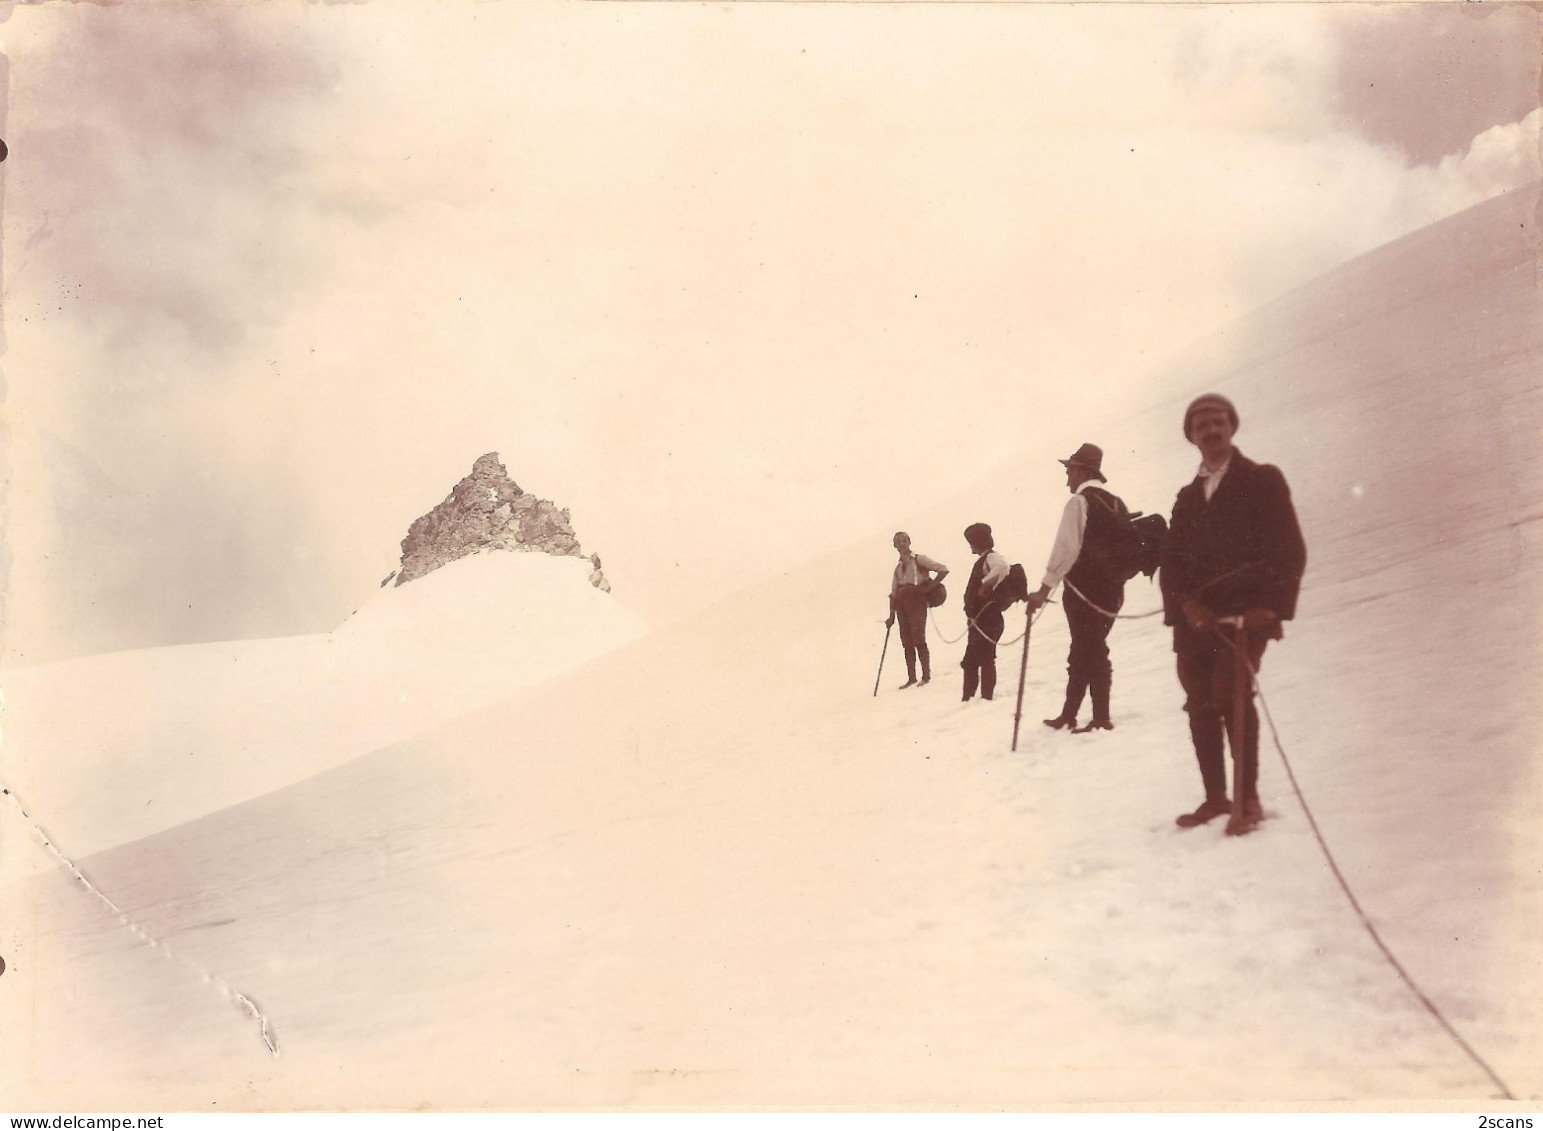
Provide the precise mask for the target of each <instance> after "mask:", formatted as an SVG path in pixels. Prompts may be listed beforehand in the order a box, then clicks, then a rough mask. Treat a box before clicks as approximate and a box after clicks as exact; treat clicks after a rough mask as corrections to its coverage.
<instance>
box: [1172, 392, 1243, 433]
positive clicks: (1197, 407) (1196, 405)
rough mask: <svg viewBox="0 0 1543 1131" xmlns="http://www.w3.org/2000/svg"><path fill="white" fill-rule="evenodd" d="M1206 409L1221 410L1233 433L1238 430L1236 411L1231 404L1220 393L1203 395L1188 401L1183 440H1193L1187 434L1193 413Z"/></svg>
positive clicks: (1185, 411)
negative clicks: (1230, 423) (1230, 424)
mask: <svg viewBox="0 0 1543 1131" xmlns="http://www.w3.org/2000/svg"><path fill="white" fill-rule="evenodd" d="M1208 408H1216V409H1221V411H1223V412H1225V413H1226V414H1227V419H1229V420H1231V421H1232V430H1233V431H1234V432H1236V431H1237V430H1238V410H1237V409H1236V408H1234V407H1233V406H1232V402H1231V401H1229V400H1228V399H1227V398H1226V397H1224V396H1222V395H1221V394H1220V393H1205V394H1202V395H1201V396H1198V397H1196V398H1195V399H1194V400H1192V401H1190V402H1189V407H1188V408H1187V409H1185V410H1184V438H1185V439H1186V440H1193V439H1194V437H1193V436H1191V435H1190V434H1189V422H1190V420H1192V419H1193V418H1194V415H1195V413H1197V412H1202V411H1204V410H1205V409H1208Z"/></svg>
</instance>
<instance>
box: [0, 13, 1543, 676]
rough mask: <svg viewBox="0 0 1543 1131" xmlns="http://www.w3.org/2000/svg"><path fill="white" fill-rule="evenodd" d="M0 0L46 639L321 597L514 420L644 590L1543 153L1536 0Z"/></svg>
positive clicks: (22, 640)
mask: <svg viewBox="0 0 1543 1131" xmlns="http://www.w3.org/2000/svg"><path fill="white" fill-rule="evenodd" d="M0 13H3V17H4V18H3V22H0V48H3V52H4V55H5V57H6V59H7V60H8V64H9V102H8V110H7V116H6V122H5V128H4V137H5V139H6V141H7V142H8V144H9V146H10V157H9V159H8V160H7V161H6V163H5V164H4V165H3V166H0V178H3V191H4V280H5V292H4V307H5V309H4V317H5V334H6V338H7V350H6V354H5V357H4V359H3V367H4V376H5V381H6V389H5V392H6V405H5V413H6V420H5V424H6V431H5V434H4V437H3V439H4V444H5V451H4V457H5V460H6V461H7V470H8V473H9V474H8V478H7V513H6V540H5V546H4V550H5V551H6V553H8V555H9V557H8V566H9V573H8V579H7V592H6V606H5V612H6V616H7V635H6V640H5V647H6V651H7V654H8V655H9V657H10V658H11V661H12V662H20V663H30V662H37V661H39V660H44V659H49V658H57V657H61V656H67V655H72V654H79V653H85V652H91V651H98V650H106V649H116V648H125V647H134V646H142V645H151V644H165V643H176V642H188V641H194V640H207V639H219V638H233V637H242V636H259V635H276V634H287V633H296V632H308V631H321V630H325V629H326V628H329V627H331V626H333V625H335V624H336V623H338V622H339V621H340V620H341V619H342V618H343V617H345V616H346V615H347V614H348V612H349V611H350V610H351V609H353V608H355V607H357V606H358V604H359V603H360V602H361V601H362V600H365V599H367V598H368V597H369V596H370V595H371V593H373V592H374V591H375V588H376V583H377V582H378V581H379V580H380V579H381V578H382V577H384V576H385V574H386V573H387V572H388V571H389V570H390V569H392V568H393V567H394V565H395V560H396V556H397V553H398V545H397V544H398V542H399V540H400V539H401V537H402V535H403V534H404V533H405V532H406V527H407V524H408V522H409V521H410V520H411V519H412V518H414V517H415V516H417V515H418V514H420V513H422V512H423V511H425V510H427V509H428V508H429V507H430V506H432V505H433V504H434V503H436V502H438V501H439V500H440V499H441V498H442V497H443V496H444V495H445V494H446V492H447V491H448V490H449V488H450V487H451V486H452V485H453V483H454V482H455V480H456V479H458V478H459V477H460V476H461V475H464V474H465V473H466V472H467V471H468V470H470V467H471V464H472V461H473V460H474V459H475V458H476V457H477V456H478V455H480V454H482V453H483V452H486V451H493V450H496V451H499V452H501V453H502V454H503V456H504V458H505V462H506V463H507V465H508V466H509V468H510V471H511V472H512V473H513V475H514V477H515V478H516V480H517V481H519V482H520V483H521V485H522V486H525V487H526V488H527V489H529V490H532V491H535V492H536V493H538V494H541V495H544V496H546V497H550V498H555V499H557V500H558V501H559V502H560V503H562V504H563V505H566V506H568V507H570V508H571V509H572V511H573V517H574V522H575V525H576V526H577V528H578V531H579V534H580V537H581V538H582V539H583V540H584V543H585V548H586V550H595V551H598V552H599V553H601V555H602V556H603V557H604V559H605V563H606V571H607V574H608V575H609V576H610V577H611V580H612V582H613V584H614V585H615V587H616V593H617V596H618V597H619V598H620V599H623V600H625V601H626V602H627V603H628V604H630V605H632V606H633V607H634V608H635V609H636V610H637V611H638V612H639V613H641V614H642V615H644V616H645V617H646V618H649V619H651V620H653V621H655V622H660V621H664V620H667V619H669V618H670V617H672V616H675V615H678V614H680V613H681V612H683V611H687V610H689V609H691V608H692V607H695V606H697V605H699V604H701V603H703V602H704V601H706V600H709V599H711V598H713V597H716V596H719V595H722V594H723V593H725V592H727V591H729V590H732V589H733V588H736V587H738V586H739V585H741V584H743V583H745V582H748V581H751V580H754V579H756V578H758V577H762V576H766V575H769V574H772V573H776V572H779V571H780V570H782V569H783V568H785V567H786V566H789V565H792V564H794V563H796V562H799V561H802V560H805V559H807V558H809V557H811V556H813V555H815V554H817V553H820V552H822V551H824V550H826V549H829V548H831V547H833V546H834V545H837V544H840V543H843V542H846V541H848V540H850V539H851V538H854V537H858V536H862V535H867V534H869V533H871V532H875V531H883V530H885V529H886V528H889V527H892V525H893V524H894V523H895V522H897V521H900V520H901V519H903V517H904V516H905V515H906V514H907V513H909V512H911V511H913V510H914V509H916V507H917V505H918V504H921V503H925V502H928V501H930V500H931V499H933V498H936V497H939V496H942V495H944V494H946V493H948V492H950V491H952V490H954V489H956V488H958V487H959V486H961V485H963V484H965V483H968V482H970V481H972V480H973V479H975V478H978V477H979V476H980V475H982V474H983V473H985V472H986V471H988V470H989V469H990V468H991V467H992V466H993V465H995V464H996V463H997V462H998V461H999V460H1001V459H1002V458H1003V457H1005V456H1008V455H1011V454H1014V453H1016V452H1017V451H1019V450H1021V449H1023V448H1024V446H1025V445H1026V444H1028V443H1032V442H1036V441H1038V440H1039V439H1041V438H1043V437H1045V436H1051V435H1053V436H1055V437H1056V442H1060V438H1061V437H1062V436H1063V435H1064V436H1081V435H1082V434H1083V431H1084V429H1086V428H1092V427H1096V422H1097V420H1098V418H1099V414H1100V413H1102V412H1107V411H1111V409H1110V407H1109V406H1111V405H1114V406H1118V405H1121V404H1131V405H1133V406H1134V405H1136V404H1139V403H1140V399H1141V396H1142V380H1143V378H1145V377H1147V376H1149V374H1150V372H1151V370H1152V369H1153V368H1154V366H1155V365H1156V364H1158V363H1159V362H1161V360H1162V359H1163V358H1164V357H1165V356H1168V355H1170V354H1171V353H1173V352H1174V351H1175V350H1177V349H1179V348H1181V347H1182V346H1184V345H1185V344H1186V343H1187V342H1189V341H1191V340H1192V339H1194V338H1196V337H1199V336H1201V335H1203V334H1204V333H1205V332H1207V331H1208V330H1210V329H1213V328H1214V327H1216V326H1218V325H1221V324H1223V323H1225V322H1226V321H1227V320H1229V319H1231V318H1233V317H1235V316H1237V315H1240V314H1242V313H1245V312H1246V311H1248V310H1250V309H1251V308H1253V307H1255V306H1257V305H1258V304H1259V303H1261V302H1262V301H1265V300H1267V299H1269V298H1271V297H1273V296H1275V295H1277V294H1279V293H1281V292H1283V291H1285V290H1288V289H1290V288H1291V287H1293V286H1296V285H1298V284H1300V283H1302V282H1305V281H1307V280H1308V279H1310V278H1311V277H1312V276H1314V275H1316V274H1318V273H1319V272H1322V271H1324V270H1326V269H1328V268H1330V267H1332V266H1333V265H1335V264H1336V263H1339V262H1341V261H1343V260H1345V259H1346V258H1349V257H1351V256H1353V255H1356V254H1358V253H1360V252H1363V251H1366V250H1369V249H1370V248H1372V247H1375V246H1377V245H1378V244H1380V243H1383V242H1386V241H1387V240H1389V239H1391V238H1393V237H1396V236H1398V235H1400V234H1403V233H1405V232H1408V231H1412V230H1414V229H1415V228H1418V227H1421V226H1423V225H1424V224H1427V223H1429V222H1431V221H1433V220H1436V219H1439V218H1440V217H1442V216H1445V215H1448V214H1450V213H1452V212H1455V211H1458V210H1460V209H1462V208H1465V207H1467V206H1469V205H1471V204H1474V203H1477V202H1479V201H1480V200H1483V199H1487V198H1488V197H1491V196H1494V195H1496V194H1498V193H1500V192H1503V191H1506V190H1507V189H1509V188H1513V187H1515V186H1517V185H1519V184H1522V183H1525V182H1527V181H1530V180H1533V179H1536V178H1537V176H1538V124H1539V120H1540V117H1543V112H1540V111H1538V109H1537V108H1538V106H1539V74H1538V63H1537V59H1538V50H1537V48H1538V44H1539V39H1540V36H1539V32H1540V22H1543V21H1540V17H1539V15H1538V14H1537V13H1536V12H1534V11H1532V10H1530V9H1527V8H1524V7H1520V6H1516V7H1508V6H1505V5H1498V4H1462V5H1447V4H1432V5H1414V6H1408V5H1405V6H1398V5H1386V6H1384V5H1365V6H1363V5H1354V4H1344V5H1327V4H1325V5H1319V4H1310V5H1303V4H1283V5H1264V4H1261V5H1242V6H1238V7H1220V6H1198V7H1178V6H1171V5H1157V6H1153V7H1150V8H1143V7H1140V6H1135V7H1132V6H1124V5H1121V6H1115V7H1099V6H1096V5H1058V4H1044V5H1017V4H1003V5H964V6H950V5H934V4H928V5H921V4H917V5H874V6H868V5H834V4H832V5H792V4H787V5H782V4H775V5H696V4H626V3H615V4H594V5H580V4H546V3H520V4H515V3H510V4H496V3H474V2H470V0H466V2H458V0H450V2H448V3H445V4H442V5H435V6H432V7H431V6H421V5H417V4H408V3H405V2H401V3H392V2H389V0H374V2H371V3H367V4H327V5H315V4H300V3H278V2H275V3H272V4H264V5H257V4H251V5H236V4H221V3H217V2H211V3H206V4H199V5H196V6H195V5H185V4H176V5H173V4H156V3H136V4H133V5H124V6H106V5H95V4H68V5H66V4H46V5H38V6H17V7H11V6H10V5H6V6H5V7H4V8H0ZM1068 450H1069V449H1068Z"/></svg>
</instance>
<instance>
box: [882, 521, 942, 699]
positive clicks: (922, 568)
mask: <svg viewBox="0 0 1543 1131" xmlns="http://www.w3.org/2000/svg"><path fill="white" fill-rule="evenodd" d="M894 546H895V551H896V552H897V553H898V554H899V555H900V560H899V561H898V562H896V563H895V573H894V577H893V578H892V579H891V580H890V584H889V619H888V620H886V621H885V622H884V625H885V627H886V628H888V627H890V626H892V625H893V624H894V623H895V621H896V620H897V619H898V620H899V621H900V646H901V647H902V648H904V649H905V674H906V679H905V682H904V683H902V684H901V685H900V690H902V691H904V690H905V689H906V688H907V687H912V686H915V685H916V684H917V683H918V682H920V683H922V684H926V683H930V682H931V681H932V655H931V653H930V652H928V651H927V609H928V608H929V606H931V605H932V604H934V603H935V602H934V601H933V600H932V598H933V596H934V595H935V594H936V593H937V590H938V586H939V585H940V584H942V581H943V579H944V578H945V577H947V576H948V567H947V566H946V565H944V564H943V563H942V562H938V561H934V560H933V559H931V558H929V557H928V556H927V555H926V554H918V553H914V552H913V551H912V550H911V536H910V535H909V534H907V533H906V532H905V531H903V530H902V531H899V532H897V533H896V534H895V539H894ZM934 574H935V575H936V576H930V575H934ZM918 658H919V659H920V660H921V662H922V677H921V680H920V681H918V680H917V678H916V661H917V659H918Z"/></svg>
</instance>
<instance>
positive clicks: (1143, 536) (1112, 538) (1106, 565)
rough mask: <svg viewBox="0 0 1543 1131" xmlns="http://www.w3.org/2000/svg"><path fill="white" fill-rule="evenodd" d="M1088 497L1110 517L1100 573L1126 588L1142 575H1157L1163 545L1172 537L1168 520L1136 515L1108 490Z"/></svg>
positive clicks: (1104, 525) (1102, 540)
mask: <svg viewBox="0 0 1543 1131" xmlns="http://www.w3.org/2000/svg"><path fill="white" fill-rule="evenodd" d="M1087 494H1088V495H1090V496H1092V497H1093V498H1094V499H1096V500H1097V501H1098V503H1099V504H1100V505H1101V506H1103V508H1104V510H1105V513H1106V514H1107V515H1108V520H1107V521H1106V522H1103V523H1101V524H1100V525H1101V526H1102V528H1103V530H1102V534H1101V536H1100V538H1099V540H1098V545H1099V548H1100V552H1099V555H1098V562H1097V565H1098V567H1099V570H1100V572H1102V573H1103V574H1104V576H1105V577H1107V578H1109V579H1110V580H1111V581H1118V582H1119V583H1120V584H1122V585H1123V584H1124V583H1125V582H1127V581H1129V580H1131V578H1133V577H1135V576H1136V575H1137V574H1138V573H1144V574H1146V575H1147V577H1151V576H1152V575H1153V574H1154V573H1156V572H1157V566H1158V563H1159V561H1160V559H1161V558H1162V553H1163V543H1164V542H1165V541H1166V540H1167V538H1168V520H1167V519H1165V518H1163V516H1162V515H1160V514H1142V513H1141V512H1140V511H1136V512H1134V513H1132V512H1131V511H1129V510H1127V509H1126V508H1125V504H1124V503H1123V502H1122V501H1121V500H1120V499H1119V498H1118V497H1116V496H1114V495H1111V494H1109V492H1107V491H1089V492H1087ZM1111 499H1112V500H1113V502H1110V500H1111ZM1090 525H1091V524H1090Z"/></svg>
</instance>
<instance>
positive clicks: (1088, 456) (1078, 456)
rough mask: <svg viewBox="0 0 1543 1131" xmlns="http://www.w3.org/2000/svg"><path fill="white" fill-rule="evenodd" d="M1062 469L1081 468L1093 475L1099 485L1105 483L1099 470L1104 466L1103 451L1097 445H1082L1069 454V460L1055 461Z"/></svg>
mask: <svg viewBox="0 0 1543 1131" xmlns="http://www.w3.org/2000/svg"><path fill="white" fill-rule="evenodd" d="M1056 462H1057V463H1059V464H1061V465H1062V466H1063V467H1081V468H1084V469H1086V470H1088V471H1091V472H1092V473H1093V476H1094V478H1096V479H1097V480H1098V481H1099V482H1100V483H1107V482H1109V480H1107V479H1105V478H1104V473H1103V472H1102V471H1101V470H1100V468H1102V467H1103V465H1104V449H1103V448H1101V447H1099V446H1098V445H1097V444H1083V445H1082V447H1080V448H1078V449H1077V450H1076V451H1075V452H1073V453H1072V454H1071V458H1070V459H1063V460H1057V461H1056Z"/></svg>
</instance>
